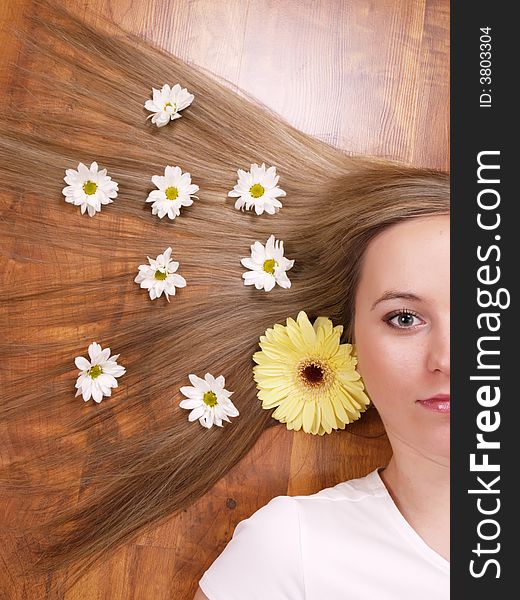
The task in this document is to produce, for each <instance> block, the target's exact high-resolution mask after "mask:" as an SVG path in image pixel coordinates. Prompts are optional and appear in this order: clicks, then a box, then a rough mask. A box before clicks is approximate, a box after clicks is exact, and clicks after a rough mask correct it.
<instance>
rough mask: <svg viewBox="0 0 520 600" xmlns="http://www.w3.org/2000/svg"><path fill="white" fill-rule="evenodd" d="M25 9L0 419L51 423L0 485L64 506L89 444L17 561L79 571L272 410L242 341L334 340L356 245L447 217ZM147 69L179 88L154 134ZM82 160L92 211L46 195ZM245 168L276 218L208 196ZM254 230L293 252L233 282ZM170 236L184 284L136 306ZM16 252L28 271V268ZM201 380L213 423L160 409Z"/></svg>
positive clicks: (193, 76)
mask: <svg viewBox="0 0 520 600" xmlns="http://www.w3.org/2000/svg"><path fill="white" fill-rule="evenodd" d="M32 6H36V10H35V12H34V14H33V15H31V16H28V20H29V23H30V35H26V36H24V44H25V50H26V54H25V57H26V59H28V58H32V60H33V61H34V62H33V63H32V64H31V65H30V66H29V67H24V66H23V65H18V66H16V70H15V72H14V74H15V75H16V77H15V78H14V82H15V84H14V85H15V87H13V88H12V90H11V92H12V100H11V103H10V104H9V106H7V107H5V110H4V113H3V115H2V117H1V122H0V177H1V180H2V189H3V191H4V192H5V193H4V194H3V196H2V200H1V220H0V235H1V237H2V240H3V244H4V245H5V248H6V249H7V251H6V254H7V258H8V261H10V263H9V265H10V268H11V269H12V270H13V271H14V273H15V274H14V275H11V277H13V278H14V282H15V283H14V284H13V285H9V287H8V288H6V289H5V291H4V294H3V298H2V300H1V302H2V305H3V308H4V311H3V318H4V319H5V321H4V322H3V323H2V331H3V332H5V333H6V335H5V337H4V340H3V342H2V343H1V344H0V358H1V361H2V365H3V367H4V371H5V372H9V373H10V375H11V376H10V378H9V380H8V381H7V379H6V380H5V382H4V383H3V384H2V402H1V406H0V418H1V420H2V422H4V423H14V422H20V423H21V422H24V423H26V422H28V421H29V420H30V419H32V418H40V417H42V416H44V417H45V419H47V421H48V422H49V423H51V424H52V426H51V427H50V428H49V435H48V438H47V439H46V441H45V442H46V443H45V446H46V447H45V451H44V452H43V453H41V454H40V455H37V454H36V453H32V454H29V455H28V456H27V457H25V458H24V459H21V460H20V461H18V462H15V463H13V464H12V465H9V466H8V467H7V468H6V469H4V470H3V471H2V474H1V480H0V484H1V488H2V489H3V490H4V491H6V492H13V491H15V492H16V493H24V494H29V495H35V494H38V493H43V494H45V495H46V496H47V497H50V496H51V495H52V494H55V493H56V494H59V497H60V498H62V497H63V493H64V490H66V489H67V486H70V482H71V481H77V477H78V474H77V466H78V464H80V465H81V464H82V462H83V461H82V458H83V456H84V452H85V448H88V453H89V456H90V457H91V459H90V460H91V461H92V464H89V471H88V472H87V473H85V472H84V473H83V474H82V492H81V495H80V498H79V501H78V502H77V504H74V503H71V504H70V505H64V504H63V503H60V504H58V505H54V506H52V505H50V506H49V507H47V508H46V509H45V513H44V514H43V515H42V518H43V521H42V522H41V525H40V527H37V528H35V530H34V531H33V540H34V544H33V548H31V551H34V552H36V555H37V558H38V560H37V561H36V562H34V563H33V564H32V565H30V566H29V565H28V566H27V568H31V569H33V570H34V572H39V573H48V572H54V571H56V570H61V569H65V568H66V567H69V568H70V570H69V574H70V576H71V581H77V579H78V578H79V577H80V576H81V575H82V574H83V573H84V572H85V571H86V570H87V569H89V568H90V567H91V566H92V565H93V564H94V563H95V562H96V561H97V560H98V559H99V558H100V557H101V555H102V554H103V553H105V552H108V551H113V550H115V549H116V548H117V547H118V546H119V545H120V544H122V543H124V542H127V541H129V540H130V539H131V538H133V537H134V536H135V535H136V534H137V533H138V532H139V531H140V530H142V528H143V527H146V526H148V525H153V524H156V523H157V522H158V521H159V520H161V519H162V518H164V517H166V516H168V515H170V514H172V513H175V512H177V511H179V510H181V509H183V508H185V507H187V506H189V505H190V504H191V503H193V502H194V501H195V500H196V499H197V498H199V497H200V496H202V495H203V494H204V493H205V492H206V491H208V490H209V489H210V488H211V487H212V486H213V485H214V484H215V483H216V482H217V481H218V480H219V478H221V477H222V476H223V475H225V474H226V473H227V472H228V470H229V469H230V468H231V467H232V466H233V465H235V464H236V463H237V462H238V461H239V460H240V459H241V458H242V457H243V456H244V455H245V454H246V453H247V452H248V451H249V450H250V448H251V447H252V446H253V445H254V444H255V441H256V440H257V439H258V437H259V436H260V434H261V433H262V431H264V430H265V429H266V428H267V427H269V426H271V425H275V424H276V421H275V420H274V419H272V418H271V417H270V411H266V410H263V409H262V408H261V403H260V402H259V400H258V398H257V396H256V388H255V384H254V381H253V377H252V366H253V362H252V358H251V357H252V354H253V353H254V352H255V351H256V350H258V339H259V336H260V335H262V334H263V333H264V331H265V329H266V328H268V327H272V325H273V324H274V323H277V322H278V323H285V320H286V318H287V317H288V316H292V317H293V318H294V317H296V314H297V313H298V311H299V310H305V311H306V312H307V314H308V315H309V318H311V320H312V319H313V318H314V317H316V316H319V315H326V316H329V317H330V318H331V319H332V320H333V322H334V323H335V324H343V325H344V326H345V330H344V334H343V339H342V341H343V342H344V341H349V340H350V339H351V337H350V334H351V331H352V324H353V316H354V315H353V301H354V293H355V289H356V284H357V280H358V276H359V265H360V261H361V258H362V256H363V253H364V251H365V248H366V247H367V244H368V243H369V242H370V240H371V239H372V238H373V237H374V236H375V235H377V234H378V233H379V232H380V231H381V230H383V229H384V228H385V227H388V226H389V225H391V224H393V223H396V222H399V221H401V220H403V219H409V218H415V217H420V216H428V215H434V214H441V213H447V212H448V211H449V176H448V174H447V173H443V172H438V171H435V170H430V169H422V168H415V167H410V166H407V165H403V164H398V163H394V162H391V161H384V160H380V159H376V158H370V157H358V156H351V155H349V154H348V153H346V152H344V151H342V150H339V149H338V148H334V147H332V146H330V145H327V144H326V143H324V142H322V141H320V140H318V139H314V138H312V137H311V136H309V135H306V134H304V133H302V132H300V131H298V130H297V129H295V128H294V127H292V126H291V125H290V124H288V123H287V122H285V121H284V120H283V119H282V118H281V117H280V116H278V115H277V114H276V113H274V112H273V111H270V110H269V109H267V108H266V107H265V106H262V105H260V104H259V103H258V102H257V101H256V102H255V101H252V99H251V98H249V99H248V98H247V94H246V93H245V92H243V91H240V90H233V89H231V88H230V85H224V83H221V82H219V81H217V79H216V78H215V77H211V76H210V75H208V73H205V72H204V70H202V69H200V68H198V67H196V66H195V65H192V64H188V63H186V62H184V61H182V60H180V59H179V58H177V57H175V56H172V55H170V54H168V53H166V52H164V51H162V50H160V49H158V48H156V47H154V46H153V45H151V44H149V43H146V42H144V41H143V40H142V39H140V38H138V37H137V36H134V35H131V34H128V33H125V32H123V31H122V30H120V29H117V28H116V27H115V26H110V28H109V26H108V24H107V25H106V27H103V28H101V27H99V28H98V27H93V26H91V25H88V24H86V23H85V22H83V21H81V20H80V19H78V18H77V17H75V16H74V15H73V14H70V13H69V12H68V11H67V10H66V9H64V8H63V7H62V6H59V5H57V4H56V3H54V2H48V0H40V1H39V2H36V3H35V4H33V5H32ZM27 76H30V80H27V79H26V77H27ZM27 81H30V82H31V84H32V83H33V82H35V83H37V86H38V87H37V88H33V87H32V85H31V87H29V88H28V87H27ZM164 82H168V83H170V84H173V83H176V82H179V83H180V84H181V85H182V86H183V87H186V88H187V89H188V90H189V91H190V92H191V93H193V94H194V95H195V100H194V102H193V104H192V105H191V106H190V107H189V108H188V109H186V110H184V111H183V113H182V118H180V119H178V120H176V121H175V122H173V123H171V124H170V125H168V126H166V127H163V128H160V129H159V128H157V127H156V126H155V125H153V124H151V123H150V121H149V120H148V121H146V116H147V115H148V113H147V112H146V111H145V109H144V108H143V104H144V100H145V99H147V98H148V97H150V92H151V88H152V86H153V87H161V85H162V84H163V83H164ZM35 89H36V90H37V92H35V91H34V90H35ZM244 96H246V97H244ZM93 160H96V161H97V162H98V163H99V165H100V168H107V169H108V174H109V175H110V176H111V177H112V178H113V179H114V180H115V181H117V182H118V183H119V196H118V198H117V199H116V200H115V201H114V203H113V204H110V205H109V206H107V207H103V210H102V212H101V213H100V214H97V215H96V216H95V217H94V218H90V217H88V216H86V215H81V214H80V213H79V209H78V208H77V207H73V206H71V205H68V204H66V203H65V202H64V200H63V196H62V193H61V190H62V188H63V186H64V182H63V176H64V174H65V169H67V168H76V166H77V164H78V162H80V161H81V162H84V163H86V164H89V163H90V162H92V161H93ZM254 162H256V163H262V162H265V163H266V165H267V166H269V165H276V167H277V173H278V174H279V175H280V186H281V187H282V188H283V189H284V190H285V191H286V193H287V196H286V198H283V199H282V201H283V204H284V206H283V208H282V209H281V210H280V212H279V213H278V214H276V215H274V216H271V215H267V214H265V213H264V214H263V215H260V216H258V215H256V214H254V212H241V211H237V210H235V209H234V207H233V202H234V199H233V198H228V197H227V192H228V191H229V190H231V189H232V187H233V185H234V183H235V182H236V174H237V169H238V168H242V169H245V170H248V169H249V167H250V164H251V163H254ZM167 164H170V165H179V166H180V167H181V168H182V170H183V171H188V172H190V173H191V176H192V181H193V183H196V184H197V185H199V187H200V191H199V193H198V196H199V199H198V200H195V201H194V204H193V205H192V206H191V207H184V208H183V209H182V213H181V215H180V216H179V217H177V218H176V219H175V220H174V221H170V220H168V219H162V220H160V219H158V218H157V217H155V216H152V215H151V211H150V206H149V204H145V202H144V199H145V198H146V197H147V194H148V192H149V191H150V189H151V185H150V178H151V176H152V175H154V174H161V173H162V172H163V171H164V168H165V166H166V165H167ZM272 233H273V234H275V235H276V237H277V239H283V240H284V244H285V252H286V255H287V256H288V257H289V258H294V259H295V265H294V267H293V269H292V270H291V271H290V278H291V281H292V287H291V288H290V289H289V290H285V289H282V288H278V287H277V288H275V289H274V290H272V292H270V293H264V292H263V291H258V290H255V289H254V288H251V287H249V286H248V287H246V286H244V285H243V280H242V279H241V274H242V272H243V268H242V267H241V265H240V258H241V257H244V256H247V255H248V252H249V246H250V245H251V244H252V243H253V242H254V241H255V240H259V241H261V242H262V243H265V240H266V239H267V238H268V237H269V235H270V234H272ZM29 245H30V252H28V249H29ZM168 246H172V248H173V257H174V258H175V259H176V260H178V261H179V262H180V268H179V272H180V273H181V274H182V275H183V276H184V277H185V278H186V280H187V284H188V285H187V287H186V288H184V289H182V290H180V291H179V292H178V293H177V295H176V296H175V297H173V298H171V303H170V304H167V303H166V302H165V301H164V302H162V300H164V298H161V299H160V300H161V301H158V300H157V301H154V302H151V301H150V299H149V297H148V294H147V293H146V292H145V291H144V290H140V289H139V288H138V286H137V285H136V284H135V283H134V282H133V278H134V276H135V274H136V268H137V265H139V264H141V263H143V261H144V262H146V260H145V259H146V256H151V257H155V256H156V255H157V254H159V253H161V252H163V251H164V250H165V249H166V248H167V247H168ZM40 251H41V255H42V256H44V257H46V258H48V257H53V261H52V263H51V264H49V263H46V262H43V260H42V259H40V258H39V254H40ZM29 261H30V262H39V263H40V268H39V272H38V273H39V274H38V275H37V276H36V277H32V278H31V279H26V278H24V265H25V264H26V263H27V262H29ZM56 262H58V263H59V264H60V271H59V277H56V273H57V272H58V271H57V269H56ZM6 272H7V271H6ZM9 273H12V271H9ZM29 311H33V312H34V311H38V318H37V319H34V320H33V319H27V313H28V312H29ZM35 322H36V325H35ZM93 340H96V341H98V342H99V343H101V345H102V346H103V347H107V346H110V348H111V349H112V352H113V353H118V354H120V358H119V362H120V363H121V364H123V365H124V366H125V368H126V374H125V375H124V377H123V378H121V379H120V380H119V387H118V388H117V389H116V390H114V391H113V394H112V397H111V398H107V399H105V400H104V401H103V402H102V403H100V404H95V403H93V402H92V401H91V402H86V403H85V402H83V401H82V399H81V398H76V399H75V398H74V392H75V389H74V382H75V378H76V376H77V370H76V369H75V367H74V364H73V359H74V357H75V356H77V355H81V354H85V350H86V347H87V345H88V344H89V343H90V342H91V341H93ZM206 372H211V373H214V374H215V376H216V375H218V374H224V376H225V378H226V387H227V388H228V389H231V390H233V391H234V395H233V402H234V403H235V404H236V406H237V408H238V409H239V411H240V416H239V417H237V418H234V419H232V423H225V424H224V427H223V428H219V427H213V428H211V429H209V430H206V429H204V428H202V427H201V426H200V425H198V424H197V423H196V422H195V423H189V422H188V421H187V418H186V417H187V413H186V411H184V410H183V409H181V408H179V400H181V399H182V396H181V395H180V392H179V388H180V387H181V386H183V385H188V384H189V382H188V381H187V375H188V373H195V374H197V375H199V376H203V375H204V373H206ZM346 431H348V427H347V430H346ZM333 435H334V434H333ZM341 435H343V432H342V433H341ZM51 512H52V516H51ZM24 533H26V532H24ZM24 537H25V536H24Z"/></svg>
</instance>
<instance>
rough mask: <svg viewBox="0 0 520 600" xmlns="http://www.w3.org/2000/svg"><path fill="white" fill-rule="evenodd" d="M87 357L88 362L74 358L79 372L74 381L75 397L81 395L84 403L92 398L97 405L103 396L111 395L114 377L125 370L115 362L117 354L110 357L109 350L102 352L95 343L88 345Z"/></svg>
mask: <svg viewBox="0 0 520 600" xmlns="http://www.w3.org/2000/svg"><path fill="white" fill-rule="evenodd" d="M88 355H89V357H90V361H88V360H87V359H86V358H84V357H83V356H76V358H75V359H74V363H75V365H76V367H78V369H79V370H80V371H81V374H80V375H79V377H78V379H77V381H76V387H77V388H78V391H77V392H76V396H75V397H77V396H79V395H80V394H83V400H84V401H85V402H86V401H87V400H89V399H90V396H92V398H93V399H94V400H95V401H96V402H98V403H99V402H101V400H102V399H103V396H110V395H111V394H112V389H111V388H116V387H117V380H116V377H121V375H124V374H125V373H126V369H125V368H124V367H122V366H121V365H118V364H117V362H116V361H117V359H118V358H119V354H114V356H110V348H105V349H104V350H103V349H102V348H101V346H100V345H99V344H98V343H97V342H92V344H90V346H89V347H88Z"/></svg>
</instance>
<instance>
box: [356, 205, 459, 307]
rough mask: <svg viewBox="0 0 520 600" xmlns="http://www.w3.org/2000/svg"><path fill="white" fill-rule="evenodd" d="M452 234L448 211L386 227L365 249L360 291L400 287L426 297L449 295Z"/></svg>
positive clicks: (379, 292)
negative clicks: (444, 213)
mask: <svg viewBox="0 0 520 600" xmlns="http://www.w3.org/2000/svg"><path fill="white" fill-rule="evenodd" d="M449 235H450V220H449V216H448V215H439V216H434V217H417V218H412V219H409V220H407V221H401V222H399V223H397V224H395V225H391V226H390V227H387V228H386V229H385V230H384V231H382V232H381V233H380V234H378V235H377V236H376V237H375V238H374V239H373V240H372V241H371V242H370V243H369V245H368V247H367V249H366V251H365V255H364V257H363V264H362V267H361V277H360V281H359V286H358V294H363V295H366V294H370V295H374V294H381V293H382V292H384V291H386V290H395V289H398V290H402V291H410V292H413V293H415V294H417V295H421V296H423V297H436V296H438V295H439V294H444V295H446V294H447V293H448V291H447V290H448V287H449V274H450V271H449V267H450V238H449Z"/></svg>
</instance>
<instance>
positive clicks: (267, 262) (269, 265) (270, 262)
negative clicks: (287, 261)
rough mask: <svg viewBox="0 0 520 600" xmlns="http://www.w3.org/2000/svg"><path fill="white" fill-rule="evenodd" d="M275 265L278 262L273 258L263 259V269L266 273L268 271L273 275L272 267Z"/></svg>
mask: <svg viewBox="0 0 520 600" xmlns="http://www.w3.org/2000/svg"><path fill="white" fill-rule="evenodd" d="M277 265H278V263H277V262H276V261H275V259H274V258H269V259H268V260H265V261H264V266H263V269H264V271H265V272H266V273H269V274H270V275H274V269H275V267H276V266H277Z"/></svg>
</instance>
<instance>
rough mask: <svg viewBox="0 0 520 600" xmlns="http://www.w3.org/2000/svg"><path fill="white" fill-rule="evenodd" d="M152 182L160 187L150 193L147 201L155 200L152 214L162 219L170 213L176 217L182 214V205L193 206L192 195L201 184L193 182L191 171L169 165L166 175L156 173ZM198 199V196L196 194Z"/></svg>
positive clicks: (171, 217) (169, 215)
mask: <svg viewBox="0 0 520 600" xmlns="http://www.w3.org/2000/svg"><path fill="white" fill-rule="evenodd" d="M152 182H153V183H154V184H155V185H156V186H157V187H158V188H159V189H158V190H153V192H150V194H149V195H148V198H147V199H146V202H153V204H152V215H157V216H158V217H159V218H160V219H162V218H163V217H164V216H165V215H168V217H169V218H170V219H175V217H178V216H179V215H180V214H181V211H180V209H181V206H191V205H192V204H193V200H192V199H191V197H190V196H192V195H193V194H195V192H198V191H199V186H198V185H194V184H192V183H191V176H190V174H189V173H183V172H182V171H181V168H180V167H170V166H167V167H166V169H164V175H154V176H153V177H152ZM194 197H195V198H197V200H198V196H194Z"/></svg>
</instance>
